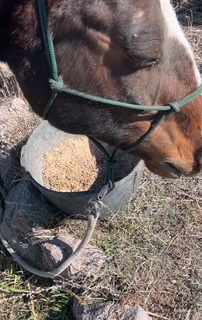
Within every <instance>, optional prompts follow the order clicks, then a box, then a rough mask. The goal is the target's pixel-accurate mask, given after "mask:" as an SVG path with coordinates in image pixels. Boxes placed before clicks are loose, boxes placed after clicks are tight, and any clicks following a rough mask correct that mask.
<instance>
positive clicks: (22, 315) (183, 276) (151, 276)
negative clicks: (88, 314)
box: [0, 0, 202, 320]
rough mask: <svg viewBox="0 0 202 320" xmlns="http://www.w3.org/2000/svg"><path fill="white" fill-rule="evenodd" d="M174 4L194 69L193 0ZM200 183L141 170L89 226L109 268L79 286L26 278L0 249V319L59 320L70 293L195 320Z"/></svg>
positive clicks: (77, 227) (76, 229)
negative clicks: (129, 194)
mask: <svg viewBox="0 0 202 320" xmlns="http://www.w3.org/2000/svg"><path fill="white" fill-rule="evenodd" d="M175 3H176V5H177V7H176V9H177V11H178V12H179V13H180V14H182V13H183V14H184V16H185V19H184V20H183V21H184V22H187V23H188V24H189V28H186V32H187V35H188V37H189V39H190V40H191V41H192V44H193V46H194V49H195V51H196V55H197V61H198V63H199V64H200V65H202V50H201V46H202V39H201V38H202V32H201V30H202V27H201V25H200V24H202V20H200V19H201V18H200V19H199V18H197V19H196V18H195V15H196V13H198V14H199V15H197V16H199V17H200V10H201V11H202V9H201V8H202V4H201V1H199V0H198V1H185V0H184V1H183V0H182V1H175ZM186 16H187V17H186ZM199 20H200V22H201V23H200V24H199ZM201 186H202V176H198V177H194V178H192V179H185V178H184V179H180V180H162V179H161V178H159V177H157V176H155V175H153V174H151V173H149V172H148V171H147V170H145V173H144V178H143V179H142V183H141V186H140V188H139V190H138V193H137V196H136V198H135V199H134V201H132V202H131V203H130V204H128V206H127V208H126V209H125V210H124V211H123V212H120V213H118V214H116V215H114V216H110V217H109V218H106V219H102V220H100V221H99V224H98V226H97V229H96V232H95V234H94V237H93V240H92V243H93V244H95V245H97V246H98V247H99V248H102V249H103V250H104V251H105V252H106V254H107V256H108V258H109V263H108V264H107V265H106V266H105V267H104V268H103V269H102V271H101V272H100V274H99V275H95V276H94V277H93V278H92V277H91V278H88V276H87V277H86V278H85V279H83V280H81V281H80V282H74V283H71V282H67V281H66V280H64V279H60V280H57V281H55V282H52V281H47V280H44V279H43V280H41V279H38V278H37V277H35V276H30V275H29V274H27V273H26V272H24V271H21V270H20V268H19V266H17V265H16V264H15V263H14V262H13V261H12V259H11V258H10V257H9V256H8V255H7V254H6V253H5V251H4V249H3V246H2V245H1V244H0V319H1V320H8V319H9V320H24V319H25V320H45V319H46V320H48V319H67V318H66V314H67V313H69V311H68V312H67V306H68V305H69V303H70V300H71V296H73V295H74V294H78V295H79V296H80V297H81V298H83V299H85V300H87V301H91V302H92V301H101V300H106V299H118V300H119V299H121V300H124V301H125V302H126V303H129V304H131V305H135V304H140V305H141V306H142V307H143V308H145V309H146V310H149V311H151V312H152V313H154V314H155V316H153V319H154V320H155V319H170V320H200V319H201V318H202V191H201ZM84 225H85V223H84V222H83V221H76V222H75V221H68V223H67V222H66V226H67V231H68V232H71V233H74V234H76V235H78V236H79V237H80V236H81V235H82V230H84V228H85V226H84ZM71 290H72V291H71ZM73 292H74V293H73ZM117 320H118V319H117Z"/></svg>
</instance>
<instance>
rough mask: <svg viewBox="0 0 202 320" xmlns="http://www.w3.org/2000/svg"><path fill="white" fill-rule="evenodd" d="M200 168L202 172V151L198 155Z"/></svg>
mask: <svg viewBox="0 0 202 320" xmlns="http://www.w3.org/2000/svg"><path fill="white" fill-rule="evenodd" d="M198 168H199V169H200V170H202V151H201V152H200V153H199V155H198Z"/></svg>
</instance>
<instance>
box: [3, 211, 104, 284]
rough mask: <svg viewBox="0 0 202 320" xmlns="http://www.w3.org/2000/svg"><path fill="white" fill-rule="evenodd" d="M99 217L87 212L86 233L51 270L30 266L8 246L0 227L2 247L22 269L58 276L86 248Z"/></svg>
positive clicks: (45, 275)
mask: <svg viewBox="0 0 202 320" xmlns="http://www.w3.org/2000/svg"><path fill="white" fill-rule="evenodd" d="M3 212H4V211H3V208H2V207H0V225H1V223H2V221H3ZM98 218H99V214H94V212H89V214H88V226H87V230H86V233H85V235H84V237H83V239H82V241H81V242H80V243H79V245H78V247H77V248H76V250H75V251H74V252H73V253H72V254H71V256H70V257H69V258H67V259H66V260H65V261H64V262H63V263H62V264H61V265H60V266H59V267H58V268H56V269H54V270H52V271H42V270H39V269H36V268H34V267H32V266H30V265H29V264H28V263H27V262H25V261H24V260H23V259H22V258H21V257H20V256H19V255H18V254H17V253H16V252H15V250H14V249H13V248H12V247H11V246H10V244H9V243H8V241H7V240H6V239H5V238H4V236H3V234H2V232H1V229H0V239H1V241H2V243H3V245H4V247H5V248H6V249H7V251H8V252H9V253H10V255H11V256H12V257H13V259H14V260H15V261H16V262H17V263H19V264H20V265H21V266H22V267H23V268H24V269H26V270H27V271H29V272H31V273H33V274H35V275H37V276H39V277H43V278H55V277H57V276H59V275H60V274H61V273H62V272H63V271H64V270H65V269H66V268H67V267H68V266H69V265H70V264H71V263H72V262H73V261H74V260H75V259H76V258H77V257H78V256H79V255H80V254H81V253H82V252H83V251H84V250H85V248H86V246H87V245H88V243H89V241H90V239H91V237H92V234H93V231H94V229H95V225H96V222H97V220H98Z"/></svg>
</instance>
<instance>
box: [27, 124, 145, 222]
mask: <svg viewBox="0 0 202 320" xmlns="http://www.w3.org/2000/svg"><path fill="white" fill-rule="evenodd" d="M79 137H81V136H79V135H73V134H69V133H65V132H62V131H60V130H57V129H56V128H54V127H52V126H51V125H50V124H49V123H48V122H47V121H44V122H42V123H41V124H40V125H39V126H38V128H37V129H36V130H35V131H34V132H33V133H32V135H31V136H30V138H29V139H28V141H27V143H26V145H25V146H24V147H23V148H22V152H21V165H22V167H24V169H25V171H26V172H27V173H28V176H29V177H30V179H31V181H32V182H33V183H34V185H35V186H36V187H37V188H38V189H39V190H40V192H41V193H42V194H43V195H44V196H45V197H47V198H48V199H49V200H50V201H51V202H52V203H53V204H54V205H55V206H56V207H57V208H58V209H60V210H62V211H63V212H65V213H66V214H68V215H72V216H79V217H81V216H83V217H86V216H87V212H86V211H85V209H86V208H87V206H88V201H89V200H90V199H91V198H92V197H96V196H97V195H98V194H99V191H100V190H101V188H102V187H103V186H104V184H105V181H103V182H101V183H100V188H97V189H96V190H94V189H91V190H89V191H81V192H60V191H55V190H50V189H48V188H46V187H45V186H44V181H43V174H44V171H43V170H44V169H43V166H44V154H47V153H51V152H52V150H53V149H54V148H56V147H57V146H58V144H60V145H61V144H62V142H63V141H66V142H67V140H68V141H69V143H70V144H71V142H72V141H73V140H74V142H75V139H78V138H79ZM82 137H83V136H82ZM86 139H87V140H88V143H89V144H90V143H91V144H92V142H91V141H90V140H89V139H88V138H87V137H86ZM105 147H106V145H105ZM106 148H107V149H108V150H111V148H112V147H110V146H107V147H106ZM92 152H93V151H92ZM99 152H100V151H99ZM99 152H98V154H99ZM120 152H121V151H120ZM100 153H101V152H100ZM96 154H97V152H96ZM75 156H76V155H75ZM100 157H103V159H104V155H103V154H102V153H101V154H100V155H99V159H98V160H99V161H100ZM96 161H97V157H96ZM121 167H122V168H123V167H124V168H126V167H127V170H124V173H126V174H125V176H123V177H121V178H120V171H122V170H120V168H121ZM117 170H118V171H119V172H118V176H119V178H120V180H118V181H116V172H115V187H114V189H113V190H112V191H110V192H109V193H108V194H107V195H106V197H105V198H104V200H103V203H104V206H103V207H102V209H101V212H100V216H106V215H109V214H111V213H112V212H113V213H115V212H117V211H118V210H120V209H121V208H122V207H123V206H124V205H125V204H126V202H128V201H130V200H131V199H132V198H133V197H134V195H135V193H136V191H137V189H138V187H139V183H140V179H141V176H142V171H143V161H142V160H137V159H134V157H132V156H124V158H123V159H121V163H120V165H119V168H118V169H117ZM126 171H128V172H126ZM61 174H62V173H61Z"/></svg>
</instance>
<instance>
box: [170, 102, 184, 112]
mask: <svg viewBox="0 0 202 320" xmlns="http://www.w3.org/2000/svg"><path fill="white" fill-rule="evenodd" d="M168 105H169V106H170V107H171V109H173V110H174V111H175V112H180V110H181V108H180V105H179V103H178V102H171V103H169V104H168Z"/></svg>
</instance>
